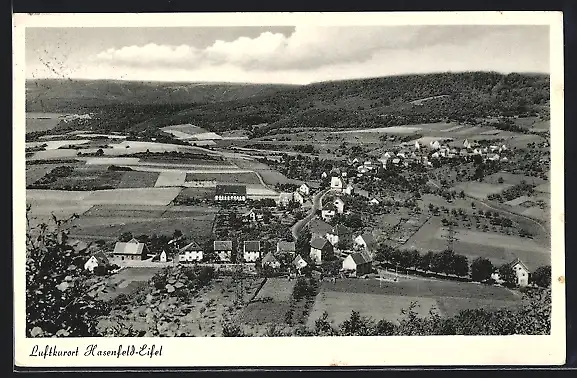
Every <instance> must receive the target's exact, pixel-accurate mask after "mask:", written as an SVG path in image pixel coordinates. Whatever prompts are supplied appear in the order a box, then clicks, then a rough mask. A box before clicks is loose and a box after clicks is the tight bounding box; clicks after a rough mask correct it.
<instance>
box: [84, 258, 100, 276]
mask: <svg viewBox="0 0 577 378" xmlns="http://www.w3.org/2000/svg"><path fill="white" fill-rule="evenodd" d="M97 266H98V260H97V259H96V257H94V256H91V257H90V258H89V259H88V261H86V263H85V264H84V269H86V270H88V271H89V272H91V273H92V272H94V269H95V268H96V267H97Z"/></svg>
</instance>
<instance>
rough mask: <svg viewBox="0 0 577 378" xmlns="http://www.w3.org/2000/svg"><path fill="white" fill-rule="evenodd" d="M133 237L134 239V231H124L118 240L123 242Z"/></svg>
mask: <svg viewBox="0 0 577 378" xmlns="http://www.w3.org/2000/svg"><path fill="white" fill-rule="evenodd" d="M131 239H132V232H130V231H126V232H123V233H122V234H120V236H119V237H118V241H120V242H123V243H126V242H127V241H130V240H131Z"/></svg>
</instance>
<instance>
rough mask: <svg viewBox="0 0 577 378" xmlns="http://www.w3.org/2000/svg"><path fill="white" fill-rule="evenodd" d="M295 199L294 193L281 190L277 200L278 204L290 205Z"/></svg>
mask: <svg viewBox="0 0 577 378" xmlns="http://www.w3.org/2000/svg"><path fill="white" fill-rule="evenodd" d="M292 200H293V193H287V192H281V193H280V194H279V195H278V199H277V201H276V203H277V205H278V206H288V205H289V203H291V201H292Z"/></svg>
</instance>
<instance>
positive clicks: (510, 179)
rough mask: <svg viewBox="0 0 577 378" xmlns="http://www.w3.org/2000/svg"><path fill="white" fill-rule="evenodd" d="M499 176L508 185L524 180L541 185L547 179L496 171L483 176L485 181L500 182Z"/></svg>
mask: <svg viewBox="0 0 577 378" xmlns="http://www.w3.org/2000/svg"><path fill="white" fill-rule="evenodd" d="M499 178H502V179H503V183H504V184H507V185H518V184H520V183H521V182H522V181H525V182H526V183H527V184H530V185H541V184H544V183H546V181H545V180H543V179H541V178H538V177H532V176H525V175H519V174H514V173H508V172H499V173H494V174H492V175H489V176H486V177H485V178H483V181H485V182H488V183H490V184H498V180H499Z"/></svg>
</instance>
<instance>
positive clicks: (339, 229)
mask: <svg viewBox="0 0 577 378" xmlns="http://www.w3.org/2000/svg"><path fill="white" fill-rule="evenodd" d="M351 232H352V231H351V230H350V229H349V228H348V227H346V226H343V225H342V224H337V225H336V226H335V227H333V229H332V230H331V232H330V234H331V235H337V236H346V235H350V234H351Z"/></svg>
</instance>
